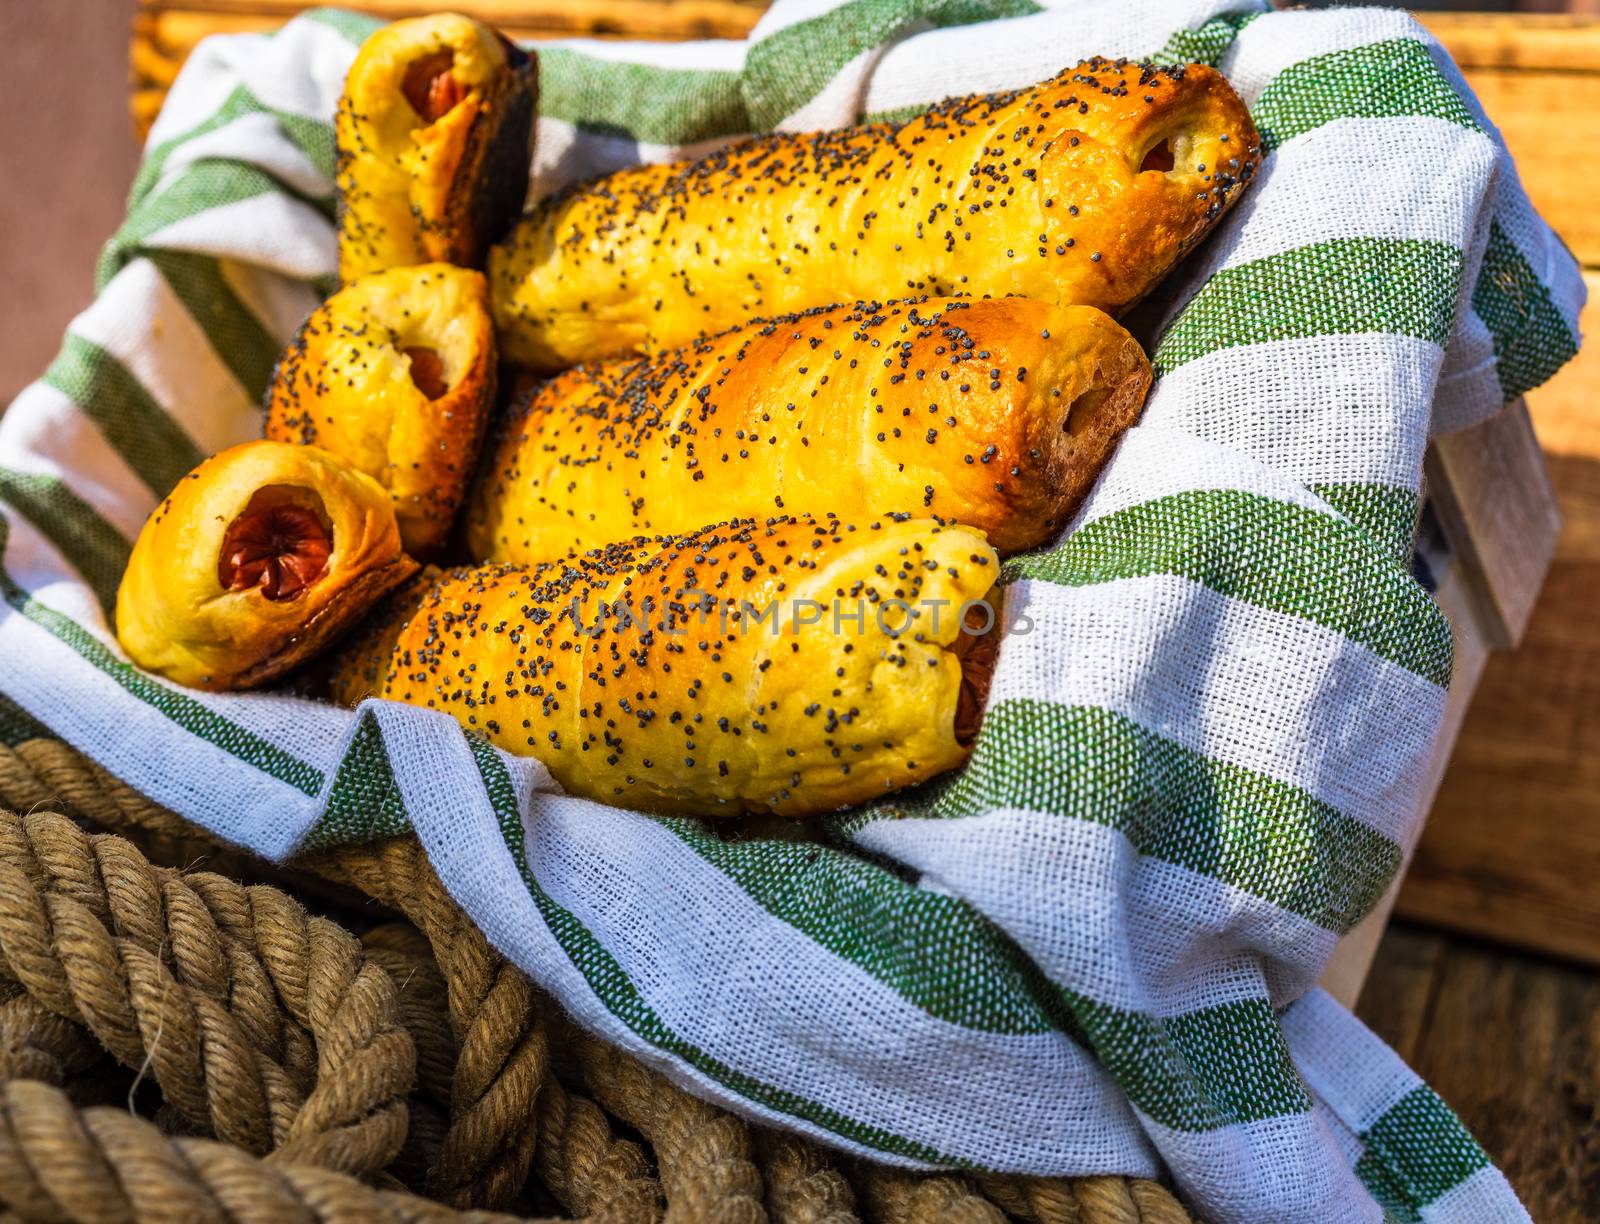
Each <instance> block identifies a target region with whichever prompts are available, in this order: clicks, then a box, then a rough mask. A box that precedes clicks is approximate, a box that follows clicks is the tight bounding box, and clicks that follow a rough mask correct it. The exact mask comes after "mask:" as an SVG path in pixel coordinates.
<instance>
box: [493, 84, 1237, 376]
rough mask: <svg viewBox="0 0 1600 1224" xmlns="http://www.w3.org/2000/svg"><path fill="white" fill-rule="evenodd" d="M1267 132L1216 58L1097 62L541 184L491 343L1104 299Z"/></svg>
mask: <svg viewBox="0 0 1600 1224" xmlns="http://www.w3.org/2000/svg"><path fill="white" fill-rule="evenodd" d="M1259 144H1260V140H1259V137H1258V136H1257V134H1256V130H1255V127H1254V125H1253V124H1252V123H1251V121H1250V114H1249V112H1248V111H1247V110H1246V109H1245V105H1244V103H1243V102H1242V101H1241V100H1240V99H1239V96H1238V95H1237V94H1236V93H1234V91H1233V89H1232V87H1230V86H1229V84H1228V82H1227V81H1226V80H1225V79H1224V78H1223V77H1222V76H1221V75H1220V74H1219V73H1217V72H1216V71H1214V70H1213V69H1211V68H1207V67H1205V66H1203V65H1199V64H1191V65H1189V66H1187V67H1175V68H1156V67H1153V66H1151V65H1149V64H1136V63H1129V62H1128V61H1126V60H1117V61H1110V60H1101V59H1095V60H1089V61H1087V62H1085V63H1082V64H1079V65H1078V66H1077V67H1076V68H1071V69H1068V70H1066V71H1064V72H1062V73H1061V74H1060V75H1058V76H1056V77H1054V78H1052V79H1051V80H1049V81H1045V82H1044V83H1043V84H1041V85H1036V86H1034V87H1032V88H1030V89H1022V90H1018V91H1016V92H1014V93H1006V94H991V95H987V96H978V97H962V98H952V99H950V100H949V101H946V102H943V103H940V104H939V105H938V106H936V107H934V108H932V109H931V110H929V111H928V112H926V113H924V114H923V115H921V116H918V117H917V118H914V119H911V120H910V121H909V122H907V123H903V124H885V123H880V124H872V125H867V126H861V127H854V128H846V129H843V130H841V131H834V132H821V133H808V134H801V133H791V132H780V133H775V134H773V135H770V136H762V137H758V138H756V139H754V140H749V141H745V142H743V143H740V144H736V145H733V146H731V147H729V148H726V149H722V150H719V151H717V152H714V153H711V154H709V155H708V156H706V157H703V158H700V159H699V160H697V161H685V162H676V163H673V164H669V165H654V166H639V167H635V168H632V169H628V170H624V171H621V172H619V173H616V174H613V175H610V176H609V177H606V178H603V179H600V180H598V181H597V182H594V183H591V184H587V185H585V186H580V187H577V188H575V189H573V190H570V191H567V192H565V193H561V194H558V195H556V196H553V197H551V198H548V199H546V200H544V201H543V202H542V203H541V204H540V205H539V206H538V207H537V208H535V209H534V210H533V211H532V212H531V213H530V214H528V215H527V216H526V217H525V218H524V219H523V220H522V221H520V222H519V223H518V224H517V226H516V228H515V229H514V230H513V231H512V232H511V233H510V234H509V235H508V236H507V238H506V240H505V241H504V242H503V243H502V244H501V245H500V246H498V247H496V248H495V249H494V251H492V252H491V254H490V257H489V276H490V296H491V297H492V298H493V299H494V303H495V321H496V324H497V325H498V327H499V328H500V333H501V351H502V352H503V353H504V354H505V355H506V357H507V358H508V359H509V360H511V361H513V362H516V363H517V364H519V365H525V366H528V367H529V368H532V369H539V370H555V369H560V368H562V367H564V366H568V365H572V364H575V363H577V362H579V361H589V360H593V359H595V358H598V357H605V356H609V355H612V354H616V353H619V352H632V351H640V350H646V349H654V348H670V347H674V346H676V345H680V344H685V343H687V342H689V341H690V340H693V339H694V338H695V337H696V336H699V335H701V334H706V333H710V332H716V331H720V330H722V329H723V328H726V327H729V326H732V325H733V324H735V323H739V322H742V321H743V320H746V319H750V318H759V317H769V316H772V315H777V314H782V313H785V312H788V311H794V310H800V309H804V308H806V307H809V306H820V305H825V304H827V303H831V302H850V301H855V300H857V299H868V298H872V297H877V296H888V297H903V296H908V295H914V294H921V293H927V294H933V295H949V294H957V293H959V294H970V295H972V296H975V297H985V296H988V297H1004V296H1007V295H1016V296H1021V297H1031V298H1038V299H1040V300H1042V301H1046V302H1054V303H1056V304H1058V305H1063V306H1070V305H1079V306H1098V307H1099V308H1100V309H1102V310H1106V311H1110V312H1112V313H1113V314H1114V313H1116V312H1117V311H1119V310H1121V309H1122V308H1123V307H1125V306H1127V305H1129V304H1130V303H1132V302H1134V301H1136V300H1137V299H1138V298H1140V297H1141V296H1143V295H1144V294H1145V293H1146V292H1147V291H1148V290H1149V289H1150V288H1151V287H1152V286H1153V285H1155V284H1156V283H1157V282H1158V281H1160V280H1161V278H1162V277H1164V276H1165V275H1166V274H1167V272H1168V271H1169V270H1170V269H1171V268H1172V266H1173V264H1175V263H1176V262H1177V261H1178V260H1179V259H1180V258H1181V257H1182V256H1183V255H1184V253H1185V252H1187V251H1188V250H1189V249H1190V248H1191V247H1192V246H1193V245H1194V244H1195V243H1196V242H1198V241H1199V240H1200V239H1201V238H1202V237H1203V236H1204V235H1205V233H1206V231H1207V230H1209V229H1210V228H1211V226H1212V225H1213V224H1215V222H1216V220H1217V218H1218V217H1220V216H1221V215H1222V213H1223V212H1224V211H1225V210H1226V209H1227V207H1228V206H1229V204H1230V203H1232V201H1233V200H1234V198H1235V197H1236V196H1237V195H1238V191H1239V189H1240V188H1241V187H1242V186H1243V185H1244V184H1246V183H1247V182H1248V181H1249V180H1250V178H1251V176H1252V175H1253V174H1254V172H1255V168H1256V165H1257V162H1258V161H1259V159H1260V155H1261V153H1260V148H1259Z"/></svg>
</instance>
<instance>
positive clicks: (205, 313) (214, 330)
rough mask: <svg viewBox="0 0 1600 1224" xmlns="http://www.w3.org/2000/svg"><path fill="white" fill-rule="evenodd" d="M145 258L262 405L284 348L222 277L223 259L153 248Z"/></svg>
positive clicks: (246, 392)
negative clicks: (274, 367)
mask: <svg viewBox="0 0 1600 1224" xmlns="http://www.w3.org/2000/svg"><path fill="white" fill-rule="evenodd" d="M144 258H146V259H148V260H149V261H150V262H151V263H152V264H154V265H155V267H156V270H157V271H158V272H160V273H161V276H162V279H163V280H165V281H166V282H167V284H168V286H170V287H171V289H172V292H173V293H174V294H175V295H176V296H177V298H178V300H179V301H180V302H182V303H183V307H184V309H185V310H187V311H188V312H189V314H190V315H191V316H192V317H193V318H194V320H195V322H196V323H198V324H199V325H200V327H201V330H203V331H204V332H205V336H206V339H207V340H209V341H210V342H211V347H212V348H213V349H214V350H216V354H217V356H218V357H220V358H221V359H222V363H223V365H225V366H227V367H228V369H229V370H230V371H231V372H232V373H233V376H234V377H235V378H237V379H238V380H239V385H240V386H242V387H243V388H244V391H245V394H246V395H248V396H249V397H250V399H251V400H253V401H255V402H257V403H259V402H260V401H261V399H262V397H263V396H265V395H266V392H267V383H268V382H269V381H271V378H272V367H273V366H274V365H276V364H277V361H278V353H279V351H280V349H281V348H282V345H281V344H280V343H279V342H278V340H277V339H276V338H275V337H274V336H273V335H272V333H270V332H269V331H268V330H267V329H266V326H265V325H264V324H263V323H262V322H261V320H260V319H259V318H258V317H257V316H256V313H255V311H253V310H251V309H250V308H249V307H248V306H246V305H245V304H244V303H243V302H241V301H240V300H239V295H238V294H237V293H235V292H234V290H233V286H232V285H230V284H229V283H228V278H227V277H226V276H225V275H224V274H223V271H222V263H221V261H220V260H218V259H216V258H215V257H213V256H211V255H199V254H194V253H191V252H188V251H162V250H158V249H155V248H151V249H149V250H147V251H146V252H145V254H144Z"/></svg>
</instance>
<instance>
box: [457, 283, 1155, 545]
mask: <svg viewBox="0 0 1600 1224" xmlns="http://www.w3.org/2000/svg"><path fill="white" fill-rule="evenodd" d="M1149 386H1150V363H1149V362H1148V361H1147V360H1146V358H1145V355H1144V352H1143V351H1142V350H1141V349H1140V348H1139V345H1138V342H1137V341H1135V340H1134V339H1133V337H1132V336H1130V335H1128V333H1127V332H1126V331H1124V330H1123V329H1122V328H1121V327H1120V326H1118V325H1117V324H1116V323H1115V322H1114V321H1113V320H1112V319H1111V317H1110V316H1109V315H1106V314H1104V313H1102V312H1101V311H1098V310H1095V309H1093V308H1091V307H1087V306H1068V307H1061V306H1052V305H1050V304H1049V303H1046V302H1039V301H1033V300H1030V299H1027V298H1000V299H993V300H989V301H977V300H971V299H964V298H936V299H913V300H910V301H902V302H890V303H887V304H878V303H857V304H856V305H854V306H839V307H831V308H828V309H823V310H814V311H810V312H808V313H806V314H804V315H790V316H787V317H785V318H782V319H777V320H774V321H771V322H768V323H765V324H754V323H752V324H747V325H745V326H744V327H740V328H735V329H733V330H731V331H728V332H725V333H723V334H722V335H720V336H717V337H714V338H712V339H710V340H704V341H701V342H699V343H697V344H693V345H690V346H688V347H686V348H682V349H676V350H670V351H668V352H665V353H660V354H653V355H650V356H646V357H638V358H632V359H627V358H624V359H619V360H614V361H611V362H606V363H595V364H591V365H585V366H579V367H576V368H575V369H572V370H568V371H566V372H564V373H562V374H559V375H557V376H556V377H555V378H553V379H551V380H549V381H548V382H545V383H543V384H539V385H534V386H532V387H528V388H525V389H524V390H523V393H522V394H520V395H519V396H518V397H517V398H516V399H515V401H514V403H513V406H512V408H511V411H510V412H509V414H508V415H507V417H506V418H505V419H504V421H503V423H502V426H501V429H500V434H499V437H498V440H497V441H496V443H495V444H494V448H493V450H492V452H491V455H490V459H489V462H488V464H487V465H486V468H485V472H484V474H483V476H482V477H480V480H479V483H478V485H477V486H476V488H475V490H474V492H473V495H472V500H471V503H470V506H469V511H468V519H467V544H468V548H469V550H470V551H471V552H472V555H473V556H475V557H477V558H479V559H493V560H497V561H517V562H530V561H537V560H541V559H544V558H549V557H558V556H560V555H562V554H563V553H564V552H566V551H568V550H569V549H572V548H577V549H584V548H591V547H594V546H595V545H597V544H600V543H603V542H606V541H610V540H621V539H627V538H629V537H630V536H634V535H638V534H645V533H648V534H672V533H676V532H681V531H687V530H690V529H692V528H694V527H698V526H700V525H701V524H703V523H705V522H707V521H708V520H712V519H719V518H728V517H740V516H747V515H753V516H762V515H769V514H783V513H812V514H818V515H822V514H835V515H838V516H839V517H840V518H843V519H846V520H851V519H864V518H870V517H872V516H873V515H877V514H886V513H894V512H909V513H913V514H918V515H934V516H937V517H939V518H942V519H945V520H947V521H956V522H960V523H963V524H965V525H967V526H970V527H976V528H978V529H979V530H981V531H983V532H984V533H985V534H986V535H987V536H988V539H989V542H990V543H991V544H992V545H994V547H995V548H997V549H998V550H999V551H1000V553H1001V554H1002V555H1006V554H1010V553H1014V552H1019V551H1021V550H1023V549H1027V548H1031V547H1035V546H1037V545H1039V544H1042V543H1044V542H1045V541H1047V540H1049V539H1051V538H1053V537H1054V536H1055V535H1056V534H1057V533H1058V532H1059V531H1060V530H1061V528H1062V527H1063V526H1064V525H1065V523H1066V522H1067V520H1068V518H1070V516H1071V514H1072V512H1073V511H1074V510H1075V509H1076V507H1077V505H1078V503H1079V502H1080V501H1081V500H1082V499H1083V497H1084V495H1085V494H1086V493H1087V492H1088V489H1089V486H1090V484H1091V483H1092V482H1093V480H1094V478H1095V476H1096V475H1097V474H1098V472H1099V470H1100V467H1101V465H1102V464H1103V463H1104V461H1105V459H1106V457H1107V455H1109V454H1110V451H1111V448H1112V446H1113V445H1114V444H1115V442H1116V440H1117V438H1118V437H1119V436H1120V435H1121V433H1122V431H1123V430H1124V429H1126V428H1127V427H1128V426H1129V425H1131V424H1132V423H1133V421H1134V420H1135V419H1136V418H1137V416H1138V414H1139V411H1140V408H1141V407H1142V406H1143V404H1144V397H1145V392H1146V391H1147V390H1148V388H1149Z"/></svg>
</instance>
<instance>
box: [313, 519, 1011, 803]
mask: <svg viewBox="0 0 1600 1224" xmlns="http://www.w3.org/2000/svg"><path fill="white" fill-rule="evenodd" d="M997 569H998V560H997V558H996V555H995V552H994V550H993V549H991V548H990V547H989V546H988V545H987V544H986V543H985V542H984V539H983V537H982V536H981V535H980V534H978V533H977V532H975V531H971V530H969V529H966V528H961V527H948V526H941V525H940V524H939V523H937V522H934V521H932V520H929V519H905V518H890V519H883V520H877V521H872V522H867V523H862V524H860V525H847V524H843V523H841V522H840V521H839V520H837V519H829V520H825V521H822V520H814V519H809V518H794V519H785V518H780V519H772V520H766V521H762V522H757V521H755V520H749V519H745V520H737V521H734V522H732V523H727V524H721V525H718V526H716V527H706V528H702V529H700V530H698V531H696V532H694V533H692V534H689V535H683V536H674V537H663V538H657V539H654V540H647V539H639V540H634V541H632V542H630V543H627V544H617V545H611V546H608V547H607V548H604V549H599V550H595V551H593V552H589V553H586V554H583V555H581V556H578V557H575V558H571V559H568V560H566V561H562V562H555V563H545V564H541V565H537V566H532V567H521V566H495V565H489V566H482V567H479V568H475V569H471V568H469V569H458V570H453V571H450V572H448V573H445V574H443V575H442V576H440V577H439V578H437V579H435V580H434V581H432V582H431V583H419V584H416V585H415V586H414V588H413V589H411V590H409V591H408V592H407V593H406V596H405V597H404V598H401V599H398V600H396V601H394V606H393V607H391V608H390V609H389V611H388V613H387V615H386V616H380V617H378V618H377V623H375V624H373V625H372V626H371V627H369V630H368V631H367V633H366V636H365V639H364V641H363V642H361V643H358V644H357V646H356V648H355V649H353V650H351V651H348V652H347V653H346V655H345V657H344V658H343V659H342V660H341V661H340V664H339V666H338V668H337V669H336V671H335V675H334V682H333V688H334V694H335V696H336V698H337V699H338V700H340V701H342V702H344V703H346V704H355V703H356V702H358V701H360V700H361V699H362V698H364V697H368V696H376V697H387V698H391V699H394V700H396V701H404V702H409V703H411V704H414V705H421V706H427V707H430V708H432V709H438V710H444V711H447V712H449V713H450V714H452V715H454V716H455V717H456V718H457V719H458V720H460V722H461V723H462V724H463V725H464V726H466V727H468V728H471V729H473V730H476V731H479V732H481V733H482V734H484V735H485V736H486V737H487V738H488V739H489V740H490V741H491V742H493V743H495V744H497V745H499V746H500V747H502V748H504V749H506V750H508V751H511V752H516V753H522V754H526V755H530V756H534V757H537V758H538V759H539V760H541V761H543V762H544V763H545V765H546V766H548V767H549V769H550V772H551V773H552V774H553V775H554V777H555V779H556V781H557V782H558V783H559V784H560V785H561V786H562V787H563V788H565V789H566V790H567V791H568V792H569V793H571V794H574V795H581V796H585V797H588V798H592V799H599V800H602V801H604V802H608V803H616V804H619V805H625V806H629V807H637V808H643V809H647V810H651V811H658V812H680V813H688V814H694V815H700V816H715V815H719V814H734V813H738V812H747V811H748V812H770V813H776V814H781V815H786V816H802V815H806V814H809V813H815V812H822V811H827V810H830V809H833V808H838V807H842V806H846V805H849V804H854V803H860V802H862V801H864V800H868V799H873V798H877V797H879V796H881V795H883V794H885V793H887V792H889V791H891V790H894V789H896V788H899V787H903V786H908V785H911V784H912V783H916V782H921V781H923V780H924V779H926V778H930V777H932V776H934V775H935V774H938V773H941V772H943V771H945V770H947V769H950V768H952V767H954V766H956V765H959V764H960V763H961V762H962V761H963V760H964V759H965V758H966V755H967V751H968V745H969V744H970V743H971V740H972V737H973V735H974V734H975V731H976V725H977V721H978V717H979V712H980V711H981V709H982V705H983V697H984V693H985V691H986V688H987V684H988V674H989V669H990V668H991V667H992V664H993V659H994V652H995V649H996V647H997V633H998V631H997V630H996V628H995V615H994V608H993V605H992V604H991V603H989V602H987V600H988V598H990V597H991V593H992V587H993V584H994V582H995V579H996V577H997V572H996V571H997Z"/></svg>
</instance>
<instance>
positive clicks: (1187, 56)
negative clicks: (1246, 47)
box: [1150, 12, 1261, 68]
mask: <svg viewBox="0 0 1600 1224" xmlns="http://www.w3.org/2000/svg"><path fill="white" fill-rule="evenodd" d="M1259 16H1261V14H1260V13H1259V12H1251V13H1224V14H1223V15H1222V16H1220V17H1213V18H1212V19H1211V20H1210V21H1208V22H1206V23H1205V24H1204V25H1202V26H1200V27H1198V28H1197V29H1193V30H1179V31H1177V32H1176V33H1175V34H1173V35H1172V37H1171V38H1169V39H1167V42H1166V45H1165V46H1163V47H1162V48H1161V50H1159V51H1157V52H1156V53H1155V54H1154V55H1152V56H1151V57H1150V59H1151V60H1152V61H1153V62H1154V63H1157V64H1166V65H1172V64H1209V65H1210V66H1211V67H1213V68H1215V67H1216V66H1217V61H1218V60H1220V59H1221V58H1222V57H1223V55H1224V54H1225V53H1226V52H1227V50H1228V48H1229V47H1231V46H1233V40H1234V39H1235V38H1237V37H1238V36H1239V31H1240V30H1242V29H1244V27H1245V26H1247V25H1249V24H1250V23H1251V22H1252V21H1254V20H1255V19H1256V18H1257V17H1259Z"/></svg>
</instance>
